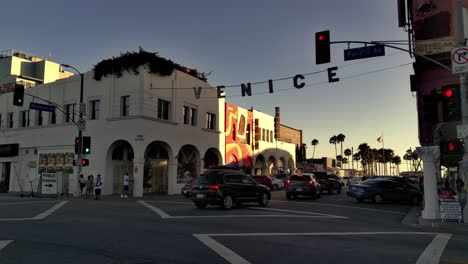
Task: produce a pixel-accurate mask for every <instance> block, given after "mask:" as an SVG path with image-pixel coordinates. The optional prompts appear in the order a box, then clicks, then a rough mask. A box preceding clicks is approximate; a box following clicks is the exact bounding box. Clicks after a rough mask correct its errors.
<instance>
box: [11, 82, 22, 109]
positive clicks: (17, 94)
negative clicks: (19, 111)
mask: <svg viewBox="0 0 468 264" xmlns="http://www.w3.org/2000/svg"><path fill="white" fill-rule="evenodd" d="M23 103H24V85H21V84H17V85H16V86H15V91H14V92H13V105H17V106H23Z"/></svg>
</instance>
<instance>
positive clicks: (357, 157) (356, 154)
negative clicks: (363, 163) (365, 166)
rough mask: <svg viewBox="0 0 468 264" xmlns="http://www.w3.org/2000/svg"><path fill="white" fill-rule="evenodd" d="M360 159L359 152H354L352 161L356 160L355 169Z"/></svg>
mask: <svg viewBox="0 0 468 264" xmlns="http://www.w3.org/2000/svg"><path fill="white" fill-rule="evenodd" d="M360 160H361V155H360V154H359V153H355V154H354V155H353V161H356V163H357V166H356V169H357V170H359V161H360Z"/></svg>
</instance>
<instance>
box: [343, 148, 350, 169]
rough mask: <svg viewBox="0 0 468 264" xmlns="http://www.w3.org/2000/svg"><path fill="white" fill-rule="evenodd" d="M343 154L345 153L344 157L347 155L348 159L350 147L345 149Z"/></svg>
mask: <svg viewBox="0 0 468 264" xmlns="http://www.w3.org/2000/svg"><path fill="white" fill-rule="evenodd" d="M344 154H345V156H346V157H348V160H349V156H351V149H349V148H347V149H345V150H344ZM348 168H349V166H348Z"/></svg>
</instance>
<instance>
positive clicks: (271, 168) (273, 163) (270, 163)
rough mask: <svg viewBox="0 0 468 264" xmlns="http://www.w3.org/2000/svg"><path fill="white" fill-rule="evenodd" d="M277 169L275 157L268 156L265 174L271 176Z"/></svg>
mask: <svg viewBox="0 0 468 264" xmlns="http://www.w3.org/2000/svg"><path fill="white" fill-rule="evenodd" d="M276 170H277V164H276V158H275V157H274V156H270V157H269V158H268V171H267V174H266V175H267V176H271V175H273V174H275V173H276Z"/></svg>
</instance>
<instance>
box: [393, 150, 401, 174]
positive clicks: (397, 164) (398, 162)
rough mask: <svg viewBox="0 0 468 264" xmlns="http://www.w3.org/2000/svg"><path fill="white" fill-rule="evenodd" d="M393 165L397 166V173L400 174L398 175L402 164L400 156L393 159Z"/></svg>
mask: <svg viewBox="0 0 468 264" xmlns="http://www.w3.org/2000/svg"><path fill="white" fill-rule="evenodd" d="M392 163H393V164H395V166H396V173H398V175H399V174H400V164H401V158H400V156H398V155H397V156H394V157H393V158H392Z"/></svg>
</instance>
